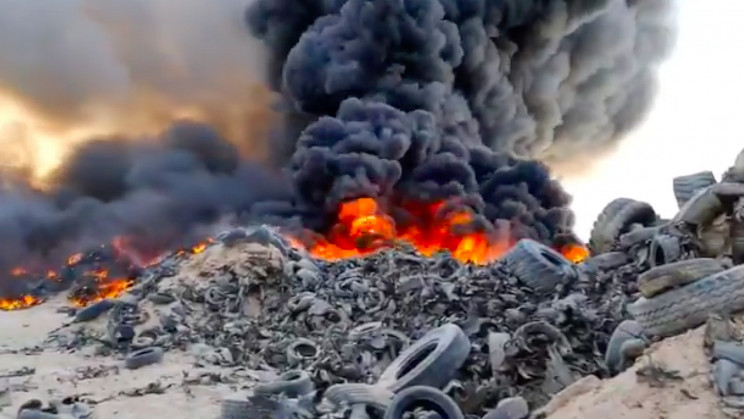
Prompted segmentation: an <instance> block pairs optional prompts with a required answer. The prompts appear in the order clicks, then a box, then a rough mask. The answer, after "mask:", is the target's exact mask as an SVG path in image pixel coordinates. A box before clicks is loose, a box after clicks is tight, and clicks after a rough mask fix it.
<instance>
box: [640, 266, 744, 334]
mask: <svg viewBox="0 0 744 419" xmlns="http://www.w3.org/2000/svg"><path fill="white" fill-rule="evenodd" d="M742 309H744V265H740V266H736V267H734V268H731V269H728V270H725V271H722V272H719V273H716V274H713V275H710V276H707V277H705V278H702V279H699V280H697V281H695V282H692V283H689V284H687V285H684V286H682V287H680V288H676V289H672V290H669V291H667V292H665V293H663V294H661V295H657V296H654V297H652V298H645V297H641V298H639V299H638V300H637V301H636V302H634V303H633V304H630V305H628V312H629V313H630V314H631V315H632V316H633V317H634V318H635V320H637V321H638V323H640V324H641V325H642V326H643V329H644V331H645V332H646V334H647V335H651V336H659V337H669V336H673V335H675V334H677V333H680V332H684V331H685V330H688V329H691V328H694V327H697V326H700V325H701V324H703V323H705V321H706V319H707V318H708V315H709V314H711V313H717V312H728V313H735V312H738V311H740V310H742Z"/></svg>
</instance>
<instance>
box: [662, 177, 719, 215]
mask: <svg viewBox="0 0 744 419" xmlns="http://www.w3.org/2000/svg"><path fill="white" fill-rule="evenodd" d="M716 183H718V181H717V180H716V176H715V175H714V174H713V172H711V171H709V170H706V171H703V172H698V173H693V174H691V175H685V176H677V177H675V178H674V179H673V180H672V186H673V188H674V197H675V198H676V199H677V205H678V206H679V208H682V207H683V206H684V205H685V203H687V201H689V200H690V198H692V197H693V196H694V195H695V194H696V193H697V192H699V191H700V190H701V189H705V188H707V187H708V186H710V185H715V184H716Z"/></svg>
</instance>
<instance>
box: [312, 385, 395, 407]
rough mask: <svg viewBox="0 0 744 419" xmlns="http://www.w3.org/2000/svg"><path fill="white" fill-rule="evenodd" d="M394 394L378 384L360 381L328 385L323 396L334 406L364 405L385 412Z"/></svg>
mask: <svg viewBox="0 0 744 419" xmlns="http://www.w3.org/2000/svg"><path fill="white" fill-rule="evenodd" d="M394 396H395V394H394V393H393V392H392V391H390V390H388V389H386V388H384V387H382V386H379V385H371V384H362V383H345V384H335V385H332V386H330V387H328V388H327V389H326V391H325V393H323V397H324V398H325V399H327V400H328V401H330V402H331V403H333V404H334V405H336V406H343V405H348V406H353V405H360V404H361V405H364V406H367V407H370V408H372V409H374V410H376V411H378V412H379V413H385V412H386V411H387V409H388V408H389V407H390V403H391V402H392V400H393V397H394Z"/></svg>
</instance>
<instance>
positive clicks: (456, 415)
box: [384, 386, 465, 419]
mask: <svg viewBox="0 0 744 419" xmlns="http://www.w3.org/2000/svg"><path fill="white" fill-rule="evenodd" d="M419 406H420V407H424V408H425V409H426V410H429V411H434V412H436V413H437V414H439V417H441V418H447V419H464V418H465V416H464V415H463V414H462V411H461V410H460V407H459V406H457V404H456V403H455V402H454V400H452V398H450V397H449V396H448V395H446V394H444V393H443V392H442V391H441V390H439V389H437V388H434V387H428V386H413V387H408V388H406V389H405V390H403V391H401V392H400V393H398V394H397V395H396V396H395V397H394V398H393V400H392V401H391V402H390V407H389V408H388V410H387V411H386V412H385V416H384V419H403V418H404V417H405V416H404V415H405V414H406V412H409V411H411V410H412V409H414V408H416V407H419Z"/></svg>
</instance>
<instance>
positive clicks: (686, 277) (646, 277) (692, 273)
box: [638, 258, 725, 298]
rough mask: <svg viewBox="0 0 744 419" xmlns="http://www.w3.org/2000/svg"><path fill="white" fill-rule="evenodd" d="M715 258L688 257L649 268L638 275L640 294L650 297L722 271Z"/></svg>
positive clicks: (721, 266)
mask: <svg viewBox="0 0 744 419" xmlns="http://www.w3.org/2000/svg"><path fill="white" fill-rule="evenodd" d="M724 270H725V268H724V267H723V265H722V264H721V263H720V262H719V261H717V260H715V259H707V258H701V259H688V260H681V261H679V262H674V263H670V264H668V265H661V266H656V267H654V268H651V269H650V270H648V271H646V272H644V273H642V274H641V275H640V276H639V277H638V289H639V290H640V291H641V295H643V296H644V297H646V298H651V297H654V296H656V295H659V294H661V293H663V292H665V291H668V290H670V289H673V288H677V287H680V286H683V285H687V284H689V283H691V282H695V281H697V280H698V279H701V278H705V277H707V276H710V275H713V274H716V273H718V272H722V271H724Z"/></svg>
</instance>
